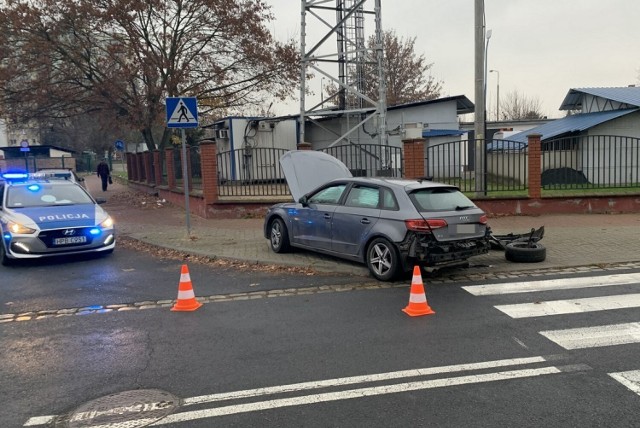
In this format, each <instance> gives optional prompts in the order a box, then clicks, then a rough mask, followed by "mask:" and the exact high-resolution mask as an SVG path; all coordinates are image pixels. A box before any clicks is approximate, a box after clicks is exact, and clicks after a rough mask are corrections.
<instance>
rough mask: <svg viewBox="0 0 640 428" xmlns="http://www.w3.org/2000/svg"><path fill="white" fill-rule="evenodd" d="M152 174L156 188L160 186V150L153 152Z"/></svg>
mask: <svg viewBox="0 0 640 428" xmlns="http://www.w3.org/2000/svg"><path fill="white" fill-rule="evenodd" d="M153 174H154V180H155V182H156V186H159V185H161V184H162V156H160V150H154V151H153Z"/></svg>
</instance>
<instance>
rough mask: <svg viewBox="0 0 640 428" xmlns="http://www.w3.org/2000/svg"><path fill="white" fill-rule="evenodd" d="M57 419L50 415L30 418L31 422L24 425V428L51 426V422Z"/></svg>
mask: <svg viewBox="0 0 640 428" xmlns="http://www.w3.org/2000/svg"><path fill="white" fill-rule="evenodd" d="M55 418H56V415H49V416H35V417H33V418H29V420H28V421H27V422H25V424H24V425H22V426H23V427H35V426H38V425H45V424H49V423H51V422H53V420H54V419H55Z"/></svg>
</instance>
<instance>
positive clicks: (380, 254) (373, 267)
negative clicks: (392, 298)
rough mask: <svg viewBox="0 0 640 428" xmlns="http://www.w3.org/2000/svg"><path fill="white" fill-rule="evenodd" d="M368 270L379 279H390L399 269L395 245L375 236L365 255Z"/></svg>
mask: <svg viewBox="0 0 640 428" xmlns="http://www.w3.org/2000/svg"><path fill="white" fill-rule="evenodd" d="M366 262H367V267H368V268H369V272H371V274H372V275H373V276H374V277H375V278H376V279H378V280H380V281H391V280H392V279H394V278H395V277H396V275H397V273H398V271H399V266H400V262H399V257H398V251H397V250H396V247H395V246H394V245H393V244H392V243H391V242H389V241H387V240H386V239H384V238H376V239H374V240H373V241H371V244H369V247H368V248H367V257H366Z"/></svg>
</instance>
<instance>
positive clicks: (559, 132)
mask: <svg viewBox="0 0 640 428" xmlns="http://www.w3.org/2000/svg"><path fill="white" fill-rule="evenodd" d="M560 110H566V111H570V112H572V111H580V113H577V114H571V115H568V116H566V117H564V118H562V119H556V120H553V121H551V122H548V123H545V124H543V125H539V126H536V127H534V128H531V129H529V130H527V131H523V132H520V133H518V134H515V135H512V136H511V137H509V140H510V141H515V142H519V143H524V144H526V142H527V135H529V134H540V135H542V141H545V140H551V139H555V138H561V137H574V136H589V135H620V136H625V137H634V138H640V87H635V86H629V87H622V88H579V89H570V90H569V92H568V93H567V95H566V97H565V98H564V100H563V101H562V104H561V105H560Z"/></svg>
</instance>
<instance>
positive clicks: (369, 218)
mask: <svg viewBox="0 0 640 428" xmlns="http://www.w3.org/2000/svg"><path fill="white" fill-rule="evenodd" d="M280 164H281V166H282V169H283V172H284V174H285V177H286V180H287V184H288V186H289V190H290V191H291V194H292V195H293V197H294V200H295V201H297V202H292V203H281V204H276V205H274V206H272V207H271V208H270V209H269V211H268V212H267V215H266V217H265V222H264V235H265V238H267V239H269V243H270V246H271V249H272V250H273V251H275V252H277V253H282V252H286V251H289V250H291V249H292V248H293V247H296V248H304V249H307V250H312V251H316V252H320V253H324V254H327V255H331V256H336V257H341V258H344V259H348V260H352V261H357V262H361V263H364V264H366V265H367V267H368V268H369V271H370V272H371V274H372V275H373V276H374V277H375V278H377V279H378V280H381V281H390V280H393V279H394V278H396V276H397V275H398V274H400V273H402V272H409V271H410V270H411V269H413V266H414V265H421V266H424V267H438V266H442V265H446V264H450V263H453V262H460V261H464V260H467V259H468V258H469V257H472V256H476V255H479V254H485V253H487V252H489V250H490V233H491V232H490V229H489V227H488V226H487V216H486V215H485V213H484V212H483V211H482V210H481V209H480V208H478V207H477V206H476V205H475V204H474V203H473V202H472V201H471V200H470V199H469V198H467V197H466V196H465V195H464V194H462V193H461V192H460V190H459V189H458V188H457V187H455V186H451V185H447V184H440V183H435V182H431V181H427V180H407V179H396V178H374V177H353V176H352V174H351V172H350V171H349V169H348V168H347V167H346V166H345V165H344V164H343V163H342V162H340V161H339V160H338V159H336V158H334V157H332V156H329V155H327V154H325V153H321V152H314V151H291V152H287V153H286V154H285V155H283V156H282V158H281V159H280Z"/></svg>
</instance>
